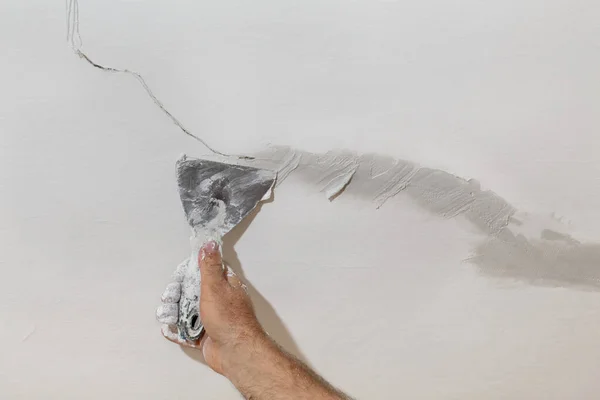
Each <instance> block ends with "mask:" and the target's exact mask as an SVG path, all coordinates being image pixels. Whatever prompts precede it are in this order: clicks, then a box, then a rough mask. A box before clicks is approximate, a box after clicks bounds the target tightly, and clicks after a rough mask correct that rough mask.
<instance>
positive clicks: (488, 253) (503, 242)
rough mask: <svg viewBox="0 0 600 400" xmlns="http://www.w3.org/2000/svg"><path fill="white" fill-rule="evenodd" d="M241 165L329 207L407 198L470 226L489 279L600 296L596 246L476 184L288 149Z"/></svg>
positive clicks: (377, 161)
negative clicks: (296, 184)
mask: <svg viewBox="0 0 600 400" xmlns="http://www.w3.org/2000/svg"><path fill="white" fill-rule="evenodd" d="M241 163H242V164H245V165H251V166H254V167H259V168H267V169H271V170H278V171H282V172H284V174H282V175H280V176H279V177H278V184H281V183H282V182H283V181H284V180H285V179H286V178H287V177H288V176H289V175H291V174H294V176H295V177H297V178H300V179H301V180H302V181H304V182H306V183H307V184H310V185H315V186H316V187H317V188H318V189H319V190H321V191H325V193H326V196H327V197H328V198H330V199H333V198H335V197H336V196H338V195H341V194H343V195H348V196H353V197H356V198H360V199H363V200H367V201H369V202H372V203H374V205H375V206H376V207H378V208H379V207H381V206H383V205H384V204H385V203H386V201H387V200H388V199H390V198H392V197H394V196H397V195H406V196H409V197H410V198H411V199H413V200H414V201H415V202H416V203H417V204H419V205H420V206H421V207H423V208H424V209H425V210H427V211H429V212H431V213H432V214H435V215H437V216H440V217H443V218H457V217H462V218H465V219H466V220H467V221H469V222H470V223H471V224H472V225H473V226H474V227H475V228H477V230H478V231H479V232H481V233H482V234H483V235H484V236H485V238H486V239H485V240H483V241H482V242H481V243H479V244H477V245H476V246H475V248H474V250H473V252H472V255H471V256H470V257H469V258H468V259H467V261H469V262H471V263H473V264H474V265H475V266H476V267H477V269H478V270H479V271H480V272H481V273H482V274H484V275H486V276H493V277H503V278H508V279H513V280H518V281H522V282H527V283H531V284H536V285H543V286H559V287H577V288H592V289H594V290H600V244H599V243H580V242H579V241H577V240H576V239H574V238H573V237H571V235H570V234H569V233H568V232H567V228H568V227H566V226H565V225H564V224H557V223H556V222H557V221H555V220H553V219H552V218H550V217H543V216H542V217H539V218H538V220H537V221H536V223H533V222H532V219H531V218H524V219H523V218H521V215H522V214H526V213H523V212H522V211H518V210H516V209H515V207H513V206H512V205H511V204H509V203H508V202H507V201H506V200H504V199H503V198H502V197H500V196H499V195H497V194H496V193H494V192H493V191H491V190H482V189H481V187H480V185H479V183H478V182H477V181H475V180H473V179H471V180H465V179H463V178H460V177H458V176H455V175H453V174H450V173H448V172H446V171H442V170H439V169H433V168H427V167H423V166H420V165H418V164H416V163H413V162H411V161H407V160H401V159H394V158H391V157H386V156H381V155H376V154H364V155H356V154H354V153H349V152H329V153H325V154H314V153H310V152H305V151H299V150H294V149H291V148H289V147H271V148H269V149H267V150H266V151H264V152H261V153H259V154H257V155H256V159H255V160H251V161H243V162H241ZM350 166H353V167H352V168H350ZM342 183H343V184H342ZM324 184H325V186H323V185H324ZM334 192H335V193H334ZM332 193H333V196H332V197H330V195H331V194H332ZM520 218H521V219H520ZM524 231H528V232H527V233H523V232H524Z"/></svg>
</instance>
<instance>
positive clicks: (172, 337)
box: [160, 324, 201, 349]
mask: <svg viewBox="0 0 600 400" xmlns="http://www.w3.org/2000/svg"><path fill="white" fill-rule="evenodd" d="M160 332H161V333H162V335H163V336H164V337H165V339H167V340H169V341H171V342H173V343H175V344H178V345H180V346H185V347H192V348H195V349H199V348H201V345H200V342H199V341H196V342H188V341H185V340H183V339H181V338H180V337H179V334H178V333H177V328H175V327H173V326H171V325H166V324H163V325H162V326H161V328H160Z"/></svg>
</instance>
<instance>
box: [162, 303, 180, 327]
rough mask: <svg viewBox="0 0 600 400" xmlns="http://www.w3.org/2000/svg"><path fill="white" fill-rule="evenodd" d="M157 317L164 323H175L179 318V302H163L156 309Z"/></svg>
mask: <svg viewBox="0 0 600 400" xmlns="http://www.w3.org/2000/svg"><path fill="white" fill-rule="evenodd" d="M156 319H157V320H158V322H160V323H163V324H169V325H175V324H176V323H177V321H178V319H179V304H163V305H161V306H159V307H158V308H157V309H156Z"/></svg>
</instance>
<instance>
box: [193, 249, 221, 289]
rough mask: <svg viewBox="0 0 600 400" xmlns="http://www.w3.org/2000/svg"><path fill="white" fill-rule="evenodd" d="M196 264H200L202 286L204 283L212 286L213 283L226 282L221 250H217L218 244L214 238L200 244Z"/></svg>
mask: <svg viewBox="0 0 600 400" xmlns="http://www.w3.org/2000/svg"><path fill="white" fill-rule="evenodd" d="M198 265H199V266H200V275H201V282H202V286H203V287H204V285H207V286H208V287H213V286H215V285H222V284H224V283H225V282H226V281H225V274H224V273H223V260H222V259H221V252H220V251H219V245H218V244H217V242H215V241H214V240H212V241H210V242H208V243H206V244H205V245H204V246H202V249H200V254H199V258H198Z"/></svg>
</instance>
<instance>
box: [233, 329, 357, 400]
mask: <svg viewBox="0 0 600 400" xmlns="http://www.w3.org/2000/svg"><path fill="white" fill-rule="evenodd" d="M237 351H238V354H236V357H235V358H236V361H235V362H234V363H232V364H231V365H230V366H229V368H228V369H227V371H225V375H226V376H227V377H228V378H229V379H230V380H231V382H232V383H233V384H234V385H235V387H236V388H237V389H238V390H239V391H240V392H241V393H242V395H244V397H245V398H246V399H251V400H304V399H306V400H309V399H310V400H348V399H349V398H348V397H346V396H345V395H344V394H342V393H341V392H339V391H338V390H336V389H335V388H334V387H332V386H331V385H329V384H328V383H327V382H325V381H324V380H323V379H322V378H321V377H320V376H318V375H317V374H316V373H314V372H313V371H312V370H311V369H310V368H308V367H307V366H306V365H304V364H303V363H302V362H301V361H299V360H297V359H296V358H295V357H293V356H292V355H290V354H288V353H287V352H285V351H284V350H282V349H280V348H279V347H278V346H277V344H275V343H274V342H273V341H272V340H271V339H270V338H269V337H267V336H266V335H257V336H256V337H254V338H252V339H250V340H249V342H248V344H247V345H245V346H243V347H242V348H240V349H238V350H237Z"/></svg>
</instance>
